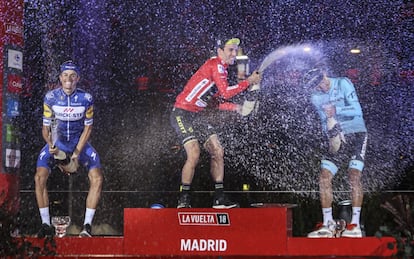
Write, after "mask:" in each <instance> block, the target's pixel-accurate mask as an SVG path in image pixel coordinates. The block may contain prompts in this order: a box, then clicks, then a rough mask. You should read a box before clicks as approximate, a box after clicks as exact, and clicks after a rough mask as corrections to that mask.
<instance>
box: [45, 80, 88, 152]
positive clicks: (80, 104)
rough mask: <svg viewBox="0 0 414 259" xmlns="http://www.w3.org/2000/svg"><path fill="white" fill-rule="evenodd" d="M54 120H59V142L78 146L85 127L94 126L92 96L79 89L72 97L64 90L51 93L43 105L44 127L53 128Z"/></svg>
mask: <svg viewBox="0 0 414 259" xmlns="http://www.w3.org/2000/svg"><path fill="white" fill-rule="evenodd" d="M53 118H55V119H56V120H57V133H58V140H59V142H62V143H64V144H66V145H67V144H69V143H68V142H70V143H74V145H76V144H77V143H78V140H79V138H80V136H81V134H82V132H83V129H84V126H85V125H92V124H93V98H92V95H90V94H89V93H87V92H85V91H84V90H82V89H79V88H77V89H75V91H74V92H73V93H72V94H71V95H67V94H66V93H65V92H64V91H63V89H62V88H57V89H54V90H52V91H49V92H48V93H47V94H46V96H45V98H44V103H43V125H45V126H51V123H52V119H53ZM72 145H73V144H72ZM72 145H70V146H72Z"/></svg>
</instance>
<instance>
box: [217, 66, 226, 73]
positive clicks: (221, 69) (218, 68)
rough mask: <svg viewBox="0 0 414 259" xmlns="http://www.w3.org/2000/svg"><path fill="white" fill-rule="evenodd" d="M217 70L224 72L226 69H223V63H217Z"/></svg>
mask: <svg viewBox="0 0 414 259" xmlns="http://www.w3.org/2000/svg"><path fill="white" fill-rule="evenodd" d="M217 70H218V72H219V73H220V74H224V73H225V72H226V69H224V67H223V65H220V64H218V65H217Z"/></svg>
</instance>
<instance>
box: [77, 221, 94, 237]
mask: <svg viewBox="0 0 414 259" xmlns="http://www.w3.org/2000/svg"><path fill="white" fill-rule="evenodd" d="M79 236H80V237H91V236H92V226H91V225H90V224H85V225H83V229H82V231H81V232H80V233H79Z"/></svg>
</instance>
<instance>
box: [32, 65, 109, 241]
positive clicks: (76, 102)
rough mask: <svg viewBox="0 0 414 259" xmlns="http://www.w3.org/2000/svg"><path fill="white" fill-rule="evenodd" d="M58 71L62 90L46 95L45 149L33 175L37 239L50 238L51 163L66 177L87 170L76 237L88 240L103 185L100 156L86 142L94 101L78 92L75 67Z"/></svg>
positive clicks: (77, 74)
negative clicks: (38, 222)
mask: <svg viewBox="0 0 414 259" xmlns="http://www.w3.org/2000/svg"><path fill="white" fill-rule="evenodd" d="M60 71H61V73H60V75H59V80H60V83H61V86H60V87H59V88H56V89H53V90H51V91H49V92H48V93H47V94H46V96H45V98H44V102H43V126H42V136H43V139H44V140H45V142H46V145H45V146H44V147H43V148H42V150H41V151H40V154H39V156H38V160H37V165H36V175H35V192H36V200H37V205H38V207H39V212H40V216H41V219H42V227H41V229H40V230H39V232H38V234H37V236H38V237H45V236H50V235H53V232H54V229H53V227H52V226H51V225H50V214H49V197H48V192H47V185H46V183H47V179H48V176H49V174H50V172H51V169H50V163H53V162H59V161H60V163H58V166H59V168H60V169H61V170H62V171H63V172H65V173H67V174H70V173H74V172H76V170H77V169H78V166H79V165H82V166H84V167H86V169H87V170H88V178H89V183H90V187H89V192H88V196H87V198H86V211H85V219H84V224H83V229H82V231H81V232H80V234H79V235H80V236H82V237H90V236H91V232H92V230H91V225H92V220H93V217H94V215H95V211H96V207H97V205H98V202H99V199H100V195H101V190H102V182H103V176H102V171H101V163H100V158H99V155H98V153H97V152H96V150H95V149H94V148H93V147H92V145H91V144H89V142H88V141H89V138H90V136H91V133H92V124H93V98H92V96H91V95H90V94H89V93H87V92H85V91H84V90H82V89H79V88H77V83H78V82H79V79H80V73H79V68H78V66H77V65H76V64H75V63H73V62H72V61H67V62H65V63H63V64H62V65H61V67H60ZM62 154H63V155H62ZM62 156H63V157H62ZM64 158H67V160H68V161H67V163H66V162H65V164H63V162H62V161H64V160H63V159H64Z"/></svg>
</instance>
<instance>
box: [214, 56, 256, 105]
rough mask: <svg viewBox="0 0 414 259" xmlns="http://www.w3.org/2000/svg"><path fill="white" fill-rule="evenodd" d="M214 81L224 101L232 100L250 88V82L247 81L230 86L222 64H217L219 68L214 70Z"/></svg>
mask: <svg viewBox="0 0 414 259" xmlns="http://www.w3.org/2000/svg"><path fill="white" fill-rule="evenodd" d="M213 81H214V83H215V85H216V86H217V89H218V94H219V95H220V96H221V97H223V98H224V99H230V98H232V97H233V96H235V95H237V94H238V93H241V92H243V91H244V90H246V89H247V87H249V81H247V80H243V81H241V82H239V83H238V84H235V85H232V86H229V83H228V81H227V71H226V69H225V67H224V66H223V65H222V64H217V67H215V68H213Z"/></svg>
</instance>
